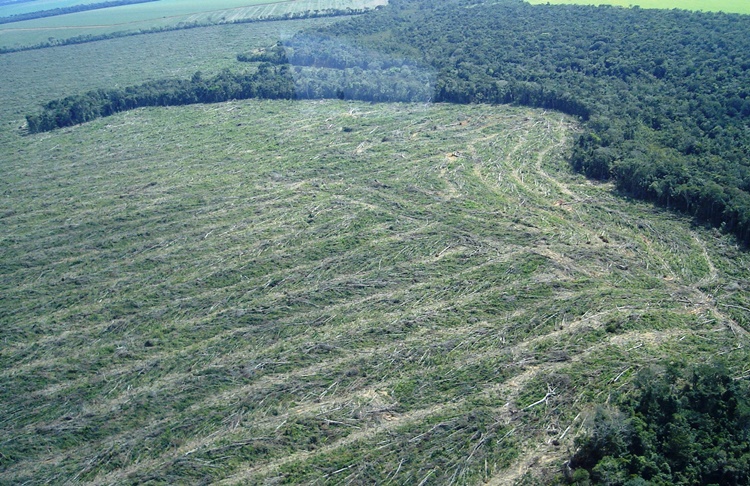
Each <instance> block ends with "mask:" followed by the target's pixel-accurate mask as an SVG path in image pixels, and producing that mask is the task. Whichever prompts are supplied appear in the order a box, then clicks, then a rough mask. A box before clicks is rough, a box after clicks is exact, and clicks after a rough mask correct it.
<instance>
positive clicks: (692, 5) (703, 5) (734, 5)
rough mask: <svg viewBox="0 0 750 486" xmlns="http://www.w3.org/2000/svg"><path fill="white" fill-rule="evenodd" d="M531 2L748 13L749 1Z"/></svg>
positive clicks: (628, 0)
mask: <svg viewBox="0 0 750 486" xmlns="http://www.w3.org/2000/svg"><path fill="white" fill-rule="evenodd" d="M527 1H528V2H529V3H532V4H542V3H551V4H577V5H617V6H620V7H632V6H634V5H637V6H639V7H641V8H666V9H672V8H679V9H683V10H702V11H704V12H726V13H741V14H750V3H748V2H747V1H745V0H527Z"/></svg>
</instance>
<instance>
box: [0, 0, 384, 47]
mask: <svg viewBox="0 0 750 486" xmlns="http://www.w3.org/2000/svg"><path fill="white" fill-rule="evenodd" d="M385 3H386V1H385V0H222V1H221V2H200V1H197V0H190V1H185V0H160V1H159V2H151V3H143V4H135V5H125V6H121V7H113V8H108V9H101V10H92V11H87V12H79V13H75V14H69V15H61V16H57V17H48V18H43V19H35V20H28V21H25V22H15V23H12V24H4V25H2V26H0V47H18V46H27V45H34V44H38V43H41V42H45V41H47V40H48V39H49V38H50V37H53V38H56V39H66V38H70V37H75V36H79V35H88V34H91V35H101V34H107V33H111V32H120V31H137V30H140V29H150V28H154V27H169V26H177V25H179V24H190V23H194V22H197V23H205V24H210V23H220V22H231V21H235V20H243V19H254V18H263V17H278V16H282V15H285V14H287V13H299V12H308V11H315V10H319V11H321V10H326V9H346V8H352V9H359V8H372V7H375V6H377V5H383V4H385Z"/></svg>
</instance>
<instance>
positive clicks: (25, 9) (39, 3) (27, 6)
mask: <svg viewBox="0 0 750 486" xmlns="http://www.w3.org/2000/svg"><path fill="white" fill-rule="evenodd" d="M92 3H101V2H100V1H98V0H88V1H83V0H34V1H33V2H21V3H11V4H9V5H3V6H1V7H0V17H7V16H10V15H19V14H25V13H29V12H39V11H41V10H52V9H55V8H65V7H73V6H75V5H90V4H92Z"/></svg>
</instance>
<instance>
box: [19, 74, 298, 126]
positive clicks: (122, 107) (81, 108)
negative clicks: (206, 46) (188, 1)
mask: <svg viewBox="0 0 750 486" xmlns="http://www.w3.org/2000/svg"><path fill="white" fill-rule="evenodd" d="M294 93H295V90H294V84H293V83H292V80H291V76H290V75H289V72H288V68H287V67H285V66H282V67H275V66H271V65H270V64H265V65H262V66H260V68H259V69H258V70H257V71H256V72H254V73H252V74H248V73H232V72H230V71H228V70H224V71H222V72H221V73H219V74H217V75H216V76H211V77H204V76H203V75H202V74H201V73H200V72H198V73H195V74H194V75H193V77H192V78H191V79H189V80H188V79H165V80H158V81H151V82H148V83H144V84H141V85H138V86H130V87H127V88H124V89H109V90H105V89H98V90H93V91H89V92H87V93H84V94H80V95H74V96H68V97H66V98H63V99H59V100H54V101H51V102H49V103H47V104H46V105H44V107H43V111H42V112H41V113H38V114H32V115H27V116H26V121H27V123H28V129H29V132H31V133H39V132H43V131H49V130H54V129H56V128H62V127H69V126H73V125H77V124H80V123H85V122H87V121H90V120H94V119H96V118H100V117H104V116H110V115H112V114H115V113H119V112H122V111H126V110H132V109H135V108H141V107H146V106H179V105H189V104H195V103H218V102H222V101H229V100H234V99H247V98H268V99H292V98H294Z"/></svg>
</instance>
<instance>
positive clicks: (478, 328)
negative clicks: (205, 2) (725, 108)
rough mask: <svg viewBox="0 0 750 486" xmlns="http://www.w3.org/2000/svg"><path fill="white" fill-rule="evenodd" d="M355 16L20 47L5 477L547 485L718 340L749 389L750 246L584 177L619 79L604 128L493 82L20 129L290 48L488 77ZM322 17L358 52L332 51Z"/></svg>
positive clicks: (339, 75) (3, 389)
mask: <svg viewBox="0 0 750 486" xmlns="http://www.w3.org/2000/svg"><path fill="white" fill-rule="evenodd" d="M395 7H399V5H398V4H396V5H395ZM474 8H479V7H474ZM526 8H530V7H526ZM550 8H551V7H550ZM384 10H387V9H384ZM610 10H614V9H610ZM405 13H409V14H410V15H412V16H415V19H416V20H420V19H421V17H419V15H418V14H417V12H416V11H410V12H405ZM368 15H369V14H368ZM379 15H380V14H379ZM377 18H378V17H377V16H372V17H371V21H372V22H373V25H374V26H376V27H377V23H376V20H377ZM519 20H524V19H523V17H519ZM332 22H333V20H332V19H307V20H302V21H287V22H279V23H273V24H272V25H271V24H269V23H259V24H244V25H225V26H214V27H206V28H200V29H190V30H181V31H173V32H164V33H159V34H154V35H149V36H140V37H138V38H135V37H129V38H119V39H111V40H108V41H105V42H94V43H89V44H82V45H70V46H64V47H55V48H52V49H44V50H38V51H32V52H19V53H12V54H7V55H4V56H2V57H0V63H2V69H3V73H4V75H5V77H4V81H6V82H4V83H3V84H2V85H0V101H1V103H0V121H1V122H2V125H0V143H2V146H3V150H2V151H0V166H2V167H3V178H1V179H0V194H2V196H3V197H2V198H0V220H1V221H2V227H3V230H4V231H3V232H2V234H0V245H2V248H3V257H2V259H0V322H3V323H4V325H3V326H0V340H1V341H2V342H3V346H2V347H0V416H2V417H3V418H4V420H3V421H1V422H0V437H1V438H0V482H1V483H9V484H23V483H61V482H84V483H85V482H90V483H96V484H102V483H106V484H113V483H116V484H122V483H125V484H142V483H162V484H165V483H201V482H203V483H219V484H267V483H273V482H282V483H284V482H285V483H313V482H331V483H347V482H352V483H367V484H372V483H388V482H393V483H394V484H420V483H422V484H424V485H426V484H450V483H454V484H481V483H488V484H511V483H513V482H514V481H519V482H522V483H525V484H544V483H549V482H551V481H555V480H561V479H560V478H561V475H562V474H563V471H562V470H561V468H562V465H563V464H564V463H565V462H566V461H568V460H570V458H571V456H573V455H574V454H575V452H576V450H577V449H576V447H577V446H576V442H575V438H576V437H577V436H581V435H582V434H583V435H584V436H585V435H586V434H588V435H589V436H592V437H595V436H596V433H597V430H601V429H600V428H599V429H598V428H597V427H596V426H595V424H596V423H597V421H596V414H597V412H596V411H597V409H598V407H600V406H602V405H603V404H607V403H609V404H610V405H609V406H610V407H612V408H609V409H607V408H605V409H604V410H608V411H610V410H611V411H612V413H610V415H609V417H612V416H617V413H616V412H614V408H613V407H614V406H615V405H617V406H618V407H620V410H621V411H620V412H619V413H623V414H628V413H629V410H630V409H629V408H628V407H630V406H631V404H632V407H631V408H632V409H635V408H636V406H635V405H634V404H636V403H640V402H638V400H639V399H640V397H641V396H643V391H644V390H648V388H647V386H648V383H649V381H646V380H644V378H643V377H644V376H646V375H644V374H641V373H639V372H640V371H641V370H646V369H656V370H659V369H660V368H659V366H660V365H663V364H664V363H670V362H687V363H689V364H691V365H692V364H700V363H712V362H714V361H715V360H716V358H717V356H720V357H721V358H722V359H723V360H724V361H725V362H726V363H727V369H725V370H722V372H721V373H722V374H721V376H722V377H731V378H732V379H733V380H734V381H732V382H730V383H729V384H726V380H725V381H719V382H720V383H724V386H725V388H726V389H727V390H729V389H730V388H731V389H732V390H734V387H736V389H737V390H739V391H741V392H743V393H744V391H743V390H745V388H746V384H745V381H744V380H745V379H746V378H747V372H748V371H747V370H748V369H750V354H748V351H747V350H748V349H750V348H748V334H747V331H746V329H748V326H750V298H748V296H750V259H749V257H748V254H747V253H746V252H744V251H742V250H740V249H739V248H738V246H737V242H736V240H735V239H733V238H732V237H731V236H729V235H727V234H723V233H722V232H720V231H719V230H716V229H708V228H705V227H700V226H695V225H693V224H691V219H690V218H689V217H682V216H679V215H677V216H676V215H675V214H674V213H671V212H668V211H665V210H663V209H660V208H658V207H654V206H653V205H651V204H649V203H645V202H641V201H637V200H629V199H628V198H627V197H622V196H620V195H617V194H615V193H614V192H613V189H614V185H612V184H611V183H607V182H592V181H590V180H587V179H585V178H584V177H583V176H581V175H577V174H574V173H571V171H570V165H569V161H570V158H571V156H572V154H573V153H574V151H575V150H576V146H577V145H576V141H577V140H578V137H579V136H580V135H581V134H591V131H590V130H591V127H592V125H591V124H592V123H595V122H597V120H599V121H600V120H601V118H600V117H601V114H600V113H599V112H598V111H597V110H598V109H599V106H598V105H594V106H591V107H590V108H591V109H592V113H591V115H592V116H591V117H590V120H589V121H588V122H585V123H587V124H588V125H585V124H584V125H582V123H584V122H583V118H580V119H576V118H574V117H571V116H568V115H565V114H562V113H560V112H559V111H553V110H544V111H542V110H537V109H532V108H529V107H523V106H495V105H490V104H486V103H485V104H446V103H432V102H420V103H367V102H358V101H345V100H338V99H333V100H263V99H251V100H235V101H230V102H223V103H212V104H193V105H189V106H169V107H145V108H140V109H135V110H130V111H126V112H119V113H114V114H112V115H111V116H109V117H107V118H98V119H94V120H92V121H90V122H87V123H85V124H82V125H76V126H72V127H65V128H62V129H58V130H54V131H50V132H44V133H38V134H28V133H26V132H25V131H24V130H21V129H19V126H20V125H21V124H22V122H23V118H24V116H25V115H27V114H29V113H30V112H33V110H34V107H38V106H40V105H42V104H43V103H47V102H49V100H54V99H58V98H59V99H64V98H65V97H66V96H70V95H74V96H83V95H85V94H86V93H87V92H88V91H92V90H93V91H94V92H97V93H98V92H99V90H103V91H105V92H107V91H109V90H124V91H126V90H127V88H128V87H132V88H137V87H141V88H143V87H144V86H157V87H160V86H163V85H160V84H159V83H162V82H164V83H167V84H168V83H174V86H178V87H179V86H183V85H182V83H186V84H187V85H188V86H191V89H192V88H194V87H196V86H200V85H203V84H205V87H206V88H210V87H211V86H219V85H221V84H222V83H224V82H225V81H228V80H231V79H234V78H233V77H234V76H249V77H253V76H263V70H266V74H270V73H273V74H274V76H272V77H273V78H274V79H276V76H275V75H276V74H281V73H282V72H284V73H290V74H291V80H292V81H293V82H294V83H295V84H294V90H295V97H296V95H297V94H298V93H299V92H300V91H299V89H300V86H303V84H301V82H302V81H303V80H306V81H305V82H306V83H307V84H304V86H309V87H310V90H311V91H313V88H314V87H315V86H314V85H313V83H312V82H313V81H315V82H317V81H322V80H331V86H335V85H338V86H339V87H340V88H341V89H342V91H343V90H344V89H346V88H351V86H350V84H351V80H352V76H353V75H355V74H356V75H359V76H360V78H361V79H363V80H365V81H366V82H367V83H370V82H372V81H373V80H375V79H376V78H372V77H367V76H376V75H378V74H379V73H388V72H389V71H390V70H391V69H393V70H395V71H393V72H395V73H397V74H398V76H400V77H399V78H398V79H402V80H422V81H425V80H427V81H425V82H427V83H428V87H431V88H434V87H435V86H448V85H447V84H446V83H445V80H447V79H463V78H461V77H460V76H458V77H457V78H448V77H445V76H444V75H443V74H441V70H440V69H436V68H435V65H433V64H431V61H430V62H427V61H429V59H427V60H426V59H422V58H420V57H419V56H417V55H414V52H412V53H411V54H409V55H406V54H404V50H403V49H402V48H399V49H394V50H392V51H390V52H389V51H388V49H387V42H386V40H385V37H386V35H385V34H382V33H379V32H376V33H375V34H373V39H374V38H378V39H380V40H381V41H382V42H383V43H382V44H381V45H380V47H379V50H378V54H377V55H372V56H370V55H368V57H367V61H368V63H367V65H366V66H365V65H364V64H363V63H362V61H361V59H360V60H358V59H357V58H356V56H354V58H352V59H348V58H346V57H342V56H343V54H340V53H339V50H337V49H333V48H332V47H333V46H335V45H336V42H337V40H341V42H340V44H341V45H343V46H344V47H347V46H348V47H347V49H341V50H340V52H341V53H344V52H349V53H351V52H356V53H362V52H366V50H365V49H364V48H363V47H361V46H360V47H357V46H358V44H357V41H356V36H355V38H354V39H353V40H352V39H347V38H346V37H343V36H338V34H337V36H332V35H329V34H324V33H323V32H321V29H323V30H325V28H326V26H329V25H331V23H332ZM429 25H430V24H428V23H425V24H424V26H425V27H429ZM302 28H312V29H313V32H312V33H311V32H309V31H308V32H307V33H305V35H304V36H302V35H301V36H298V37H296V38H292V36H293V35H294V33H295V32H297V31H298V30H300V29H302ZM345 28H351V26H349V27H347V26H346V25H343V24H342V25H341V26H339V27H337V29H345ZM410 28H412V25H411V24H406V23H404V25H403V31H404V32H406V31H408V30H409V29H410ZM280 32H281V33H283V34H282V35H283V36H284V40H285V42H282V44H281V45H282V46H284V56H286V57H287V59H286V60H287V61H291V62H292V64H293V65H289V66H285V65H284V60H283V59H282V58H281V55H280V54H281V52H280V50H278V49H276V46H278V45H279V44H278V41H280V40H282V39H280V38H279V37H280V34H279V33H280ZM394 32H396V33H398V32H399V31H398V30H396V31H394ZM467 32H468V31H467ZM449 33H450V32H449V31H448V32H446V34H449ZM398 35H402V34H398ZM321 38H323V40H322V41H321V40H320V39H321ZM475 40H477V41H480V40H481V39H479V38H476V39H475ZM314 42H327V43H328V44H324V45H326V46H327V47H326V49H325V52H326V53H328V54H330V53H336V55H335V56H333V57H332V58H329V59H327V60H326V64H324V65H316V64H315V62H309V61H304V56H303V54H305V53H306V52H309V51H310V49H308V47H309V46H313V45H315V44H314ZM487 42H489V41H487ZM519 42H520V40H519ZM373 44H374V43H373ZM480 44H481V43H480ZM195 46H201V49H195ZM352 46H355V47H354V49H352V48H351V47H352ZM383 46H386V47H384V48H383ZM461 47H462V46H461V45H459V44H458V43H457V45H456V48H461ZM501 47H503V46H502V45H501ZM476 52H478V53H481V51H479V50H477V51H476ZM238 54H241V55H243V56H246V57H247V58H246V59H245V61H248V62H245V63H239V62H238V61H237V55H238ZM275 54H279V55H278V56H277V57H276V58H273V56H274V55H275ZM458 54H460V53H458ZM458 54H457V55H458ZM253 56H259V57H262V56H269V58H268V59H260V58H259V57H255V58H253ZM294 56H299V57H296V58H295V57H294ZM293 59H295V60H293ZM338 60H343V61H344V62H343V63H337V61H338ZM454 60H455V59H454ZM370 61H372V65H371V63H370ZM259 62H273V63H281V65H278V66H269V65H265V66H263V65H259V64H258V63H259ZM295 63H296V64H295ZM458 66H459V67H461V66H463V64H461V63H459V64H458ZM467 66H469V67H468V68H467V69H468V70H467V71H461V72H462V73H464V74H466V73H468V74H471V73H472V71H471V67H470V65H468V64H467ZM227 68H228V69H229V70H228V71H227V70H226V69H227ZM356 70H360V71H356ZM399 70H400V71H399ZM195 71H201V72H202V73H203V74H202V75H201V76H199V77H197V78H194V77H193V75H194V73H195ZM367 71H372V72H371V73H366V72H367ZM409 72H411V75H410V76H406V75H405V73H409ZM282 78H283V79H287V80H288V78H286V77H282ZM164 80H172V81H164ZM175 80H177V81H175ZM179 80H183V81H179ZM316 80H317V81H316ZM471 80H472V78H467V79H463V81H461V82H459V85H458V86H466V87H471V86H472V85H471V84H470V83H469V82H468V81H471ZM464 81H465V82H466V83H465V84H460V83H463V82H464ZM148 83H152V84H148ZM342 83H344V84H342ZM183 87H184V86H183ZM500 87H502V88H503V91H502V93H504V95H505V94H509V95H510V96H511V97H514V98H516V97H519V96H520V97H525V98H524V99H522V100H519V99H511V100H509V101H513V102H515V103H517V104H520V103H522V102H523V103H530V104H534V103H539V104H541V103H542V102H551V101H555V100H558V101H559V100H576V99H577V98H576V97H574V96H567V95H566V91H564V90H557V89H547V88H546V87H543V86H542V85H541V84H540V83H537V84H536V85H535V84H532V82H531V81H529V80H527V79H526V80H524V79H520V80H509V81H508V84H507V85H505V84H502V83H501V86H500ZM542 88H544V89H542ZM144 89H145V88H144ZM451 90H452V91H450V90H446V91H445V93H448V92H450V93H459V88H458V87H454V88H451ZM187 91H189V90H185V92H187ZM498 92H500V91H498ZM467 93H468V94H469V95H470V97H471V96H475V95H476V93H475V92H472V91H471V90H469V91H467ZM570 94H571V95H574V94H575V93H570ZM545 96H547V97H545ZM433 99H434V98H433ZM471 100H472V99H471V98H469V99H467V100H466V101H471ZM584 107H585V108H588V107H589V105H588V103H586V104H585V105H584ZM612 119H615V118H614V116H613V117H612ZM587 126H588V128H587ZM596 133H598V132H596ZM688 370H691V368H688ZM704 371H705V369H704ZM711 373H713V371H711V370H710V369H709V370H708V372H705V373H702V374H701V375H700V376H709V377H710V376H712V375H711ZM673 375H674V376H677V377H678V378H679V379H678V380H677V382H678V383H679V384H685V383H688V382H689V381H690V376H691V375H690V371H687V372H685V373H681V372H680V373H675V372H672V375H668V376H673ZM660 380H661V377H660V375H658V374H657V375H655V376H653V380H651V383H652V386H653V387H655V388H654V389H659V390H661V389H663V386H662V385H663V383H664V382H663V381H660ZM699 380H700V378H699ZM705 384H708V382H705ZM660 387H661V388H660ZM684 389H685V387H684V386H683V387H681V388H679V389H678V388H668V393H667V395H665V396H675V397H676V400H678V401H679V400H682V398H681V396H682V395H680V393H681V390H684ZM696 389H698V388H696ZM700 390H705V388H704V387H703V385H701V388H700ZM717 403H718V402H717ZM600 415H601V414H600ZM693 419H696V416H695V415H691V416H690V420H693ZM697 419H700V417H697ZM600 422H601V421H600ZM625 422H627V421H626V420H625ZM704 422H705V421H704ZM691 423H698V422H691ZM639 430H640V429H639ZM640 431H641V432H643V433H644V434H646V433H650V432H651V431H650V430H647V429H645V428H644V429H642V430H640ZM654 431H655V432H654V433H656V434H657V439H658V438H659V437H658V433H657V432H658V431H657V430H656V429H654ZM731 435H732V434H723V435H721V436H717V438H721V439H722V440H724V439H727V440H726V441H725V442H723V443H722V444H720V446H722V447H723V446H724V445H728V444H730V442H731V439H732V437H730V436H731ZM645 436H646V435H644V437H645ZM649 437H650V436H649ZM736 437H737V438H740V439H741V436H740V435H737V436H736ZM578 444H579V445H581V444H584V442H581V440H579V442H578ZM717 447H718V446H717ZM636 455H638V456H643V454H636ZM578 457H582V456H580V455H579V456H578ZM644 457H645V456H644ZM695 457H696V458H698V456H695ZM736 457H741V454H740V455H738V456H736ZM669 459H671V458H669ZM610 462H612V461H610ZM615 462H616V461H615ZM615 465H617V464H615ZM595 468H596V466H594V467H592V468H591V472H590V473H589V480H591V479H592V478H594V479H596V478H595V474H596V472H595V471H594V469H595ZM584 469H585V468H584V467H578V471H579V473H578V474H579V476H578V479H583V478H582V475H583V474H584V473H583V470H584ZM600 470H603V467H600V468H599V469H597V471H600Z"/></svg>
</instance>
